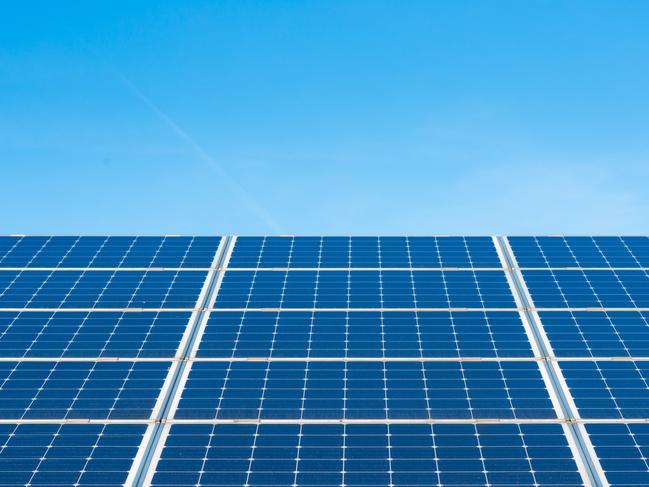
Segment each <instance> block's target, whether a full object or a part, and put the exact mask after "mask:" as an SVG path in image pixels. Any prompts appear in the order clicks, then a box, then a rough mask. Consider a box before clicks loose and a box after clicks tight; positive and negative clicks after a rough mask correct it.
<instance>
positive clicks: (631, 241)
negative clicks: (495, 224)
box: [508, 237, 649, 267]
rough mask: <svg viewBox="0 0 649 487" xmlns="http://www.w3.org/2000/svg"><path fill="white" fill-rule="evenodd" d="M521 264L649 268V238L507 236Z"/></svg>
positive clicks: (525, 265) (522, 265) (521, 265)
mask: <svg viewBox="0 0 649 487" xmlns="http://www.w3.org/2000/svg"><path fill="white" fill-rule="evenodd" d="M508 240H509V243H510V245H511V248H512V250H513V251H514V255H515V256H516V261H517V263H518V265H519V266H520V267H649V238H647V237H508Z"/></svg>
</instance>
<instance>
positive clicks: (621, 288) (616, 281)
mask: <svg viewBox="0 0 649 487" xmlns="http://www.w3.org/2000/svg"><path fill="white" fill-rule="evenodd" d="M523 276H524V278H525V282H526V284H527V288H528V289H529V291H530V294H531V295H532V299H533V300H534V304H535V305H536V306H537V307H539V308H647V307H649V275H648V274H647V272H646V271H644V270H637V271H634V270H629V271H623V270H595V271H588V270H567V271H566V270H564V271H562V270H547V271H546V270H524V271H523Z"/></svg>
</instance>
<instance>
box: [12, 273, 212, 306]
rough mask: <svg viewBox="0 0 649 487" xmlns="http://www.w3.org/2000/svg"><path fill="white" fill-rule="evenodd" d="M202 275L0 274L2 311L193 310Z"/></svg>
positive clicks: (203, 277)
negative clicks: (18, 309)
mask: <svg viewBox="0 0 649 487" xmlns="http://www.w3.org/2000/svg"><path fill="white" fill-rule="evenodd" d="M205 277H206V272H204V271H150V272H143V271H0V308H59V307H60V308H193V307H194V306H195V305H196V300H197V299H198V295H199V294H200V291H201V288H202V287H203V283H204V281H205Z"/></svg>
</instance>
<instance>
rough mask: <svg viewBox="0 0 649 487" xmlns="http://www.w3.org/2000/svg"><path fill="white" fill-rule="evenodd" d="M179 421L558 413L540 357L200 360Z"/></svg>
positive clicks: (183, 399) (503, 416)
mask: <svg viewBox="0 0 649 487" xmlns="http://www.w3.org/2000/svg"><path fill="white" fill-rule="evenodd" d="M175 417H176V419H215V418H216V419H254V418H261V419H300V418H304V419H342V418H347V419H385V418H389V419H429V418H431V419H435V418H444V419H448V418H453V419H470V418H498V419H511V418H555V417H556V415H555V412H554V410H553V408H552V403H551V401H550V399H549V396H548V392H547V390H546V389H545V385H544V382H543V379H542V377H541V373H540V371H539V368H538V365H537V363H536V362H194V363H193V365H192V368H191V371H190V374H189V379H188V380H187V383H186V384H185V387H184V389H183V392H182V397H181V400H180V403H179V406H178V410H177V412H176V416H175Z"/></svg>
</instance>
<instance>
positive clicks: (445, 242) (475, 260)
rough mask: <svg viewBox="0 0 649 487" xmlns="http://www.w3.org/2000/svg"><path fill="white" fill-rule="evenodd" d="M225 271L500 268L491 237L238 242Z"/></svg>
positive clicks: (247, 239)
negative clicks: (330, 268) (248, 268)
mask: <svg viewBox="0 0 649 487" xmlns="http://www.w3.org/2000/svg"><path fill="white" fill-rule="evenodd" d="M228 267H238V268H241V267H260V268H269V267H310V268H317V267H502V265H501V263H500V260H499V258H498V254H497V253H496V248H495V247H494V244H493V241H492V239H491V237H237V241H236V245H235V247H234V252H233V253H232V257H231V258H230V263H229V264H228Z"/></svg>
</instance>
